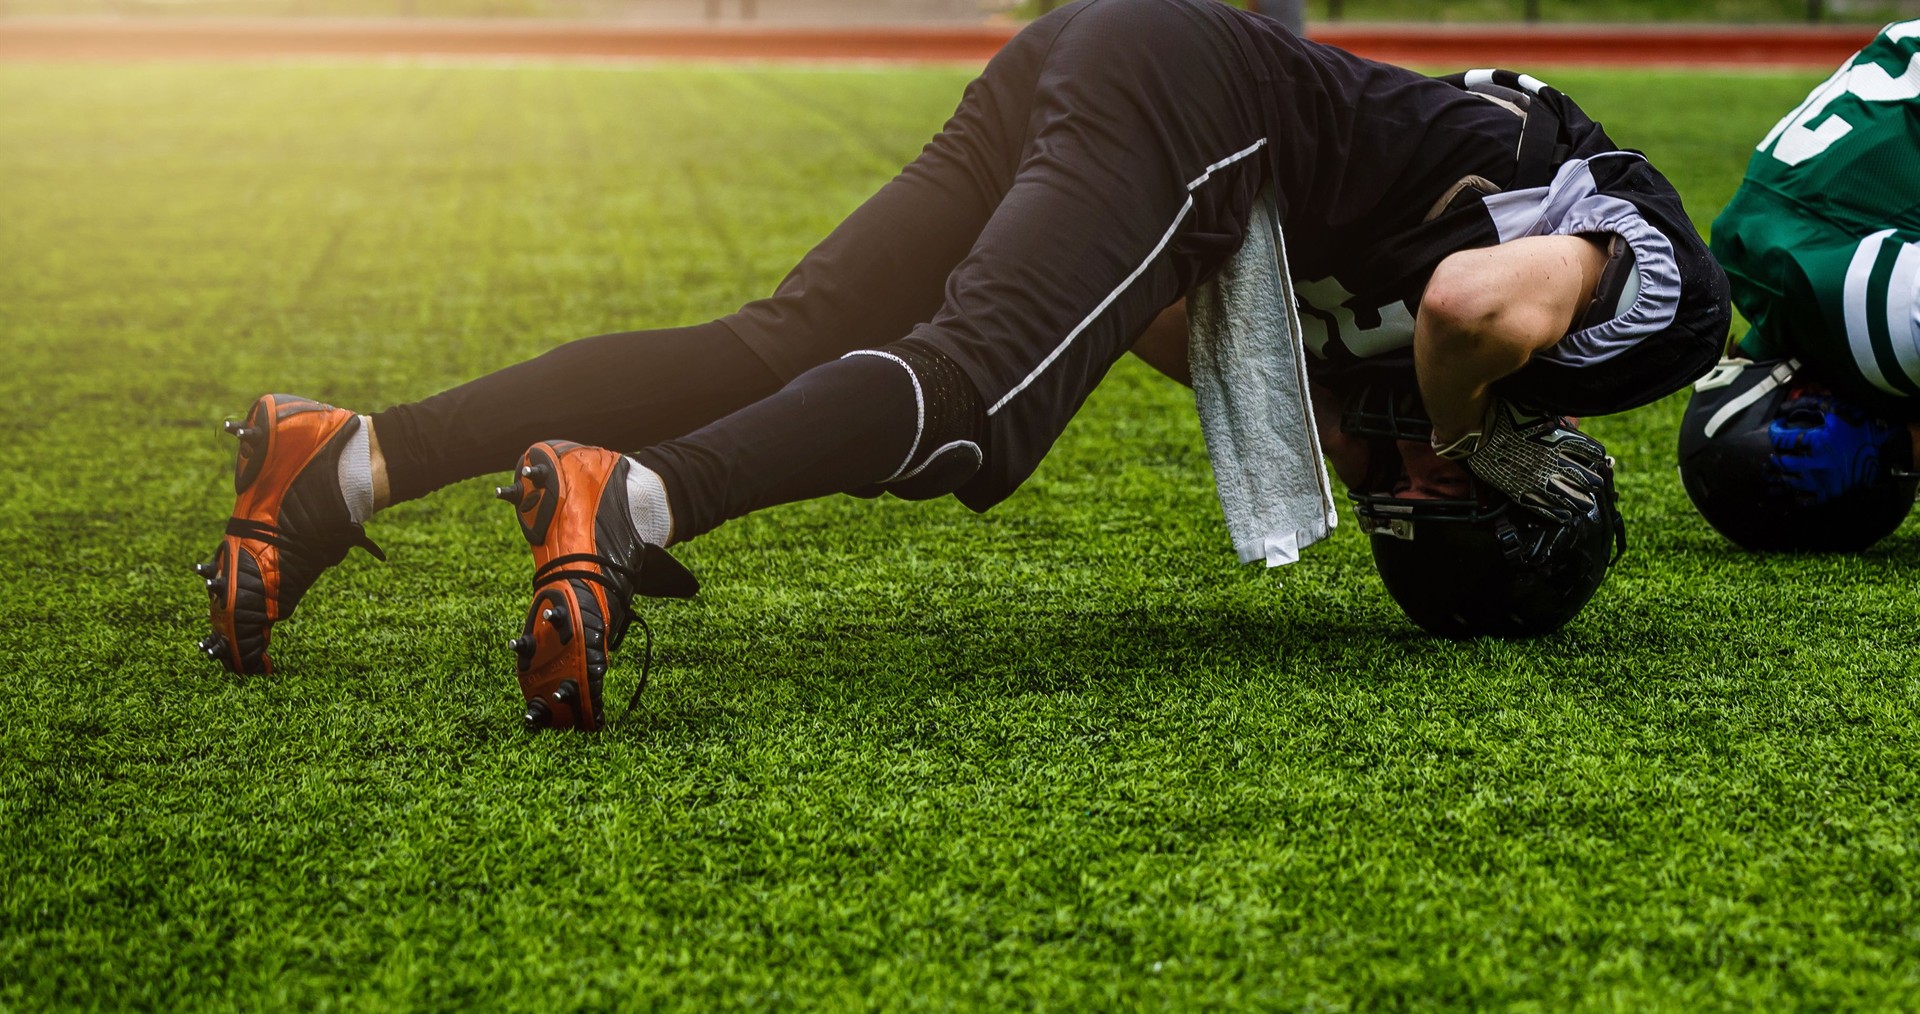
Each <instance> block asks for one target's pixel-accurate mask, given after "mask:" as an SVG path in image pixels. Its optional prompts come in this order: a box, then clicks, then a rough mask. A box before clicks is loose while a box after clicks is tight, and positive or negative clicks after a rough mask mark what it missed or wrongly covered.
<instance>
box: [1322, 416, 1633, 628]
mask: <svg viewBox="0 0 1920 1014" xmlns="http://www.w3.org/2000/svg"><path fill="white" fill-rule="evenodd" d="M1341 428H1342V429H1343V430H1345V431H1346V432H1347V433H1349V434H1351V435H1354V436H1358V437H1364V438H1366V439H1368V440H1369V441H1370V442H1372V444H1373V450H1372V453H1371V454H1370V455H1369V462H1370V466H1369V473H1370V474H1369V476H1368V478H1367V480H1366V483H1365V487H1366V488H1364V489H1355V490H1352V491H1350V494H1349V495H1350V496H1351V498H1352V500H1353V505H1354V513H1355V514H1356V515H1358V517H1359V520H1360V528H1361V530H1362V531H1365V532H1366V533H1367V536H1368V541H1369V542H1370V543H1371V545H1372V549H1373V563H1374V567H1375V569H1377V570H1378V571H1379V572H1380V579H1381V581H1382V582H1383V583H1384V584H1385V585H1386V586H1387V594H1389V595H1391V596H1393V600H1394V601H1395V602H1397V603H1399V605H1400V608H1401V610H1402V611H1404V612H1405V613H1406V614H1407V618H1408V619H1411V620H1412V621H1413V622H1414V623H1416V624H1418V625H1419V626H1420V627H1421V628H1422V629H1424V630H1426V631H1428V632H1429V633H1433V634H1438V635H1440V636H1442V637H1450V638H1471V637H1501V638H1523V637H1538V636H1541V635H1543V634H1550V633H1552V632H1554V631H1556V630H1558V629H1560V628H1561V627H1563V626H1565V625H1566V624H1567V622H1568V621H1569V620H1572V619H1573V618H1574V616H1575V615H1577V614H1578V613H1579V612H1580V610H1581V609H1582V608H1583V607H1584V606H1585V605H1586V604H1587V600H1588V599H1591V598H1592V597H1593V593H1594V592H1595V591H1596V590H1598V589H1599V587H1600V583H1601V582H1602V581H1603V580H1605V579H1606V576H1607V569H1608V568H1609V567H1611V566H1612V565H1613V563H1614V561H1615V560H1617V559H1618V558H1619V555H1620V554H1621V553H1622V552H1625V550H1626V538H1627V536H1626V523H1625V520H1624V519H1623V518H1622V517H1621V516H1620V511H1619V508H1618V504H1617V502H1618V499H1619V495H1618V493H1617V492H1616V490H1615V489H1614V485H1613V467H1612V461H1611V459H1608V460H1607V461H1606V463H1605V465H1604V466H1603V467H1602V468H1601V469H1600V478H1601V481H1602V483H1603V488H1602V489H1600V490H1596V491H1595V493H1596V495H1595V497H1594V499H1595V501H1596V502H1597V504H1598V505H1599V509H1598V510H1597V511H1596V512H1595V515H1594V516H1591V517H1576V518H1574V519H1573V520H1571V521H1568V522H1564V523H1563V522H1558V521H1555V520H1553V519H1550V518H1548V517H1546V516H1544V515H1542V514H1540V513H1538V512H1536V511H1532V510H1528V509H1527V508H1525V507H1522V506H1520V505H1519V504H1517V503H1515V502H1514V501H1513V500H1511V499H1509V498H1508V497H1507V496H1506V495H1505V494H1502V493H1500V492H1499V491H1497V490H1495V489H1493V488H1492V487H1490V486H1487V485H1486V484H1485V483H1482V482H1480V481H1479V480H1477V479H1473V480H1471V485H1470V487H1469V488H1470V489H1471V495H1469V496H1467V497H1465V498H1462V499H1454V500H1432V499H1413V498H1409V497H1404V496H1396V495H1395V493H1394V486H1395V484H1396V483H1397V482H1398V481H1399V478H1400V475H1399V472H1400V463H1399V462H1400V458H1399V453H1398V451H1397V450H1396V449H1395V448H1394V446H1393V445H1394V442H1396V441H1401V440H1415V441H1419V442H1421V443H1426V442H1427V441H1428V440H1429V439H1430V438H1431V435H1432V429H1433V428H1432V424H1431V423H1429V422H1428V421H1427V418H1426V412H1425V409H1424V408H1423V407H1422V406H1421V405H1420V400H1419V395H1418V394H1417V393H1416V392H1414V391H1413V390H1411V389H1409V388H1405V387H1398V388H1396V387H1392V386H1387V387H1381V386H1370V387H1364V388H1361V389H1359V390H1358V391H1357V392H1356V393H1355V394H1354V395H1353V396H1352V397H1350V398H1349V399H1348V400H1347V407H1346V411H1345V413H1344V414H1343V416H1342V419H1341Z"/></svg>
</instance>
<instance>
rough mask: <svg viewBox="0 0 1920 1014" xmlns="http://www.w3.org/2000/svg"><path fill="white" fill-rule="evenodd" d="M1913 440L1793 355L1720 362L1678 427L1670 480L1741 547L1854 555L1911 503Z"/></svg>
mask: <svg viewBox="0 0 1920 1014" xmlns="http://www.w3.org/2000/svg"><path fill="white" fill-rule="evenodd" d="M1912 467H1913V443H1912V440H1911V439H1910V438H1909V437H1908V435H1907V428H1906V426H1905V425H1903V424H1901V423H1898V422H1895V421H1892V420H1889V419H1885V418H1882V417H1880V416H1878V415H1875V414H1874V413H1872V412H1870V411H1868V410H1867V409H1866V408H1864V407H1862V406H1860V405H1858V404H1856V403H1854V402H1852V401H1849V400H1847V399H1845V398H1842V397H1840V396H1838V395H1836V394H1834V393H1833V392H1832V391H1830V390H1828V389H1827V388H1826V387H1824V386H1822V385H1821V384H1819V383H1818V382H1817V381H1814V380H1813V379H1812V378H1810V377H1808V376H1806V373H1805V370H1804V369H1803V368H1802V366H1801V364H1800V361H1799V360H1797V359H1774V360H1767V361H1764V362H1754V361H1752V360H1748V359H1723V360H1721V362H1720V365H1719V366H1718V367H1716V368H1715V369H1714V370H1713V372H1712V373H1709V374H1707V375H1706V377H1704V378H1702V379H1701V380H1700V381H1699V383H1696V384H1695V385H1694V387H1693V397H1692V399H1691V400H1689V401H1688V402H1687V411H1686V415H1685V416H1683V417H1682V419H1681V422H1680V481H1681V483H1682V484H1683V485H1684V486H1686V489H1687V498H1688V499H1690V500H1692V501H1693V506H1694V507H1695V509H1697V510H1699V512H1700V514H1701V516H1702V517H1704V518H1706V519H1707V523H1708V524H1710V525H1712V526H1713V527H1714V528H1715V529H1716V530H1717V531H1719V532H1720V534H1722V535H1725V536H1726V537H1727V538H1729V539H1732V540H1733V541H1734V543H1736V544H1737V545H1739V546H1741V547H1742V548H1745V549H1753V550H1776V551H1788V552H1842V553H1844V552H1856V551H1859V550H1862V549H1865V548H1867V547H1868V546H1871V545H1873V544H1874V543H1876V542H1878V541H1880V540H1881V539H1883V538H1885V537H1886V536H1887V535H1888V533H1890V532H1892V531H1893V530H1894V529H1895V528H1898V527H1900V522H1901V521H1902V520H1904V519H1905V518H1906V516H1907V513H1908V511H1910V510H1911V509H1912V508H1913V498H1914V488H1915V477H1914V475H1913V474H1912V472H1911V469H1912Z"/></svg>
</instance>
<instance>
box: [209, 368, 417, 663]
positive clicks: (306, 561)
mask: <svg viewBox="0 0 1920 1014" xmlns="http://www.w3.org/2000/svg"><path fill="white" fill-rule="evenodd" d="M359 426H360V420H359V418H358V417H356V416H355V415H354V414H353V413H352V412H348V411H346V410H345V409H339V408H334V407H333V406H331V405H323V404H321V403H319V402H317V401H311V400H309V399H306V398H296V397H293V396H292V395H285V394H268V395H263V396H261V397H260V398H259V399H258V400H256V401H255V402H254V403H253V407H252V408H250V409H248V411H247V418H246V421H245V422H243V423H233V422H229V423H227V424H226V430H227V432H228V433H229V434H231V435H233V436H234V437H236V438H238V439H239V441H240V449H239V452H238V454H237V455H236V456H235V457H234V463H233V490H234V493H235V494H236V499H235V501H234V505H233V516H232V517H231V518H229V519H228V521H227V534H226V537H225V538H223V539H222V540H221V542H220V548H219V550H218V551H216V552H215V553H214V555H213V559H211V560H208V561H206V562H204V563H199V564H195V565H194V568H193V570H194V573H195V574H197V575H199V576H200V578H201V579H202V580H203V581H205V582H206V591H207V597H208V600H209V603H208V610H207V619H208V621H209V622H210V624H211V625H212V627H213V632H212V633H211V634H209V635H208V636H207V637H205V638H202V639H201V641H200V650H201V651H202V652H204V653H205V654H206V655H207V657H208V658H211V659H213V660H215V661H217V662H219V663H220V664H221V665H223V666H225V667H226V668H227V669H228V670H229V671H230V672H236V673H267V672H272V671H273V660H272V658H271V657H270V656H269V655H268V654H267V646H268V642H269V641H270V640H271V639H272V636H273V625H274V624H275V623H277V622H279V621H280V620H284V619H286V618H287V617H289V616H291V615H293V610H294V607H295V606H296V605H298V604H299V602H300V597H301V596H302V595H304V594H305V593H306V590H307V588H308V587H309V586H311V585H312V584H313V581H314V579H315V578H317V577H319V576H320V572H321V571H323V570H325V569H326V568H328V567H330V566H332V565H334V564H335V563H338V562H340V560H341V558H343V557H345V556H346V555H347V551H348V550H349V549H351V548H352V547H354V546H356V545H358V546H363V547H365V548H366V549H367V550H368V551H369V552H371V553H373V554H374V555H375V556H377V557H379V558H380V559H383V560H384V559H385V558H386V557H385V555H384V554H382V553H381V552H380V550H379V547H377V546H374V545H373V543H371V542H369V541H367V537H366V534H365V533H364V532H363V531H362V530H361V528H360V526H359V525H357V524H354V523H353V522H352V521H351V520H349V518H348V515H347V507H346V501H345V500H344V498H343V497H342V496H341V493H340V482H339V476H338V465H339V457H340V452H341V450H342V448H344V447H345V445H346V442H347V441H348V440H349V439H351V438H352V436H353V434H354V432H355V431H356V430H357V429H358V428H359Z"/></svg>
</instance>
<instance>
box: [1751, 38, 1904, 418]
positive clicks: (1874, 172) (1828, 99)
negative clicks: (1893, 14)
mask: <svg viewBox="0 0 1920 1014" xmlns="http://www.w3.org/2000/svg"><path fill="white" fill-rule="evenodd" d="M1713 253H1714V255H1715V256H1716V257H1718V258H1719V260H1720V264H1721V266H1723V267H1724V268H1726V271H1727V276H1728V278H1729V279H1730V280H1731V281H1732V283H1733V302H1734V305H1735V306H1738V307H1739V308H1740V312H1741V313H1742V314H1744V315H1746V318H1747V320H1748V321H1750V322H1752V324H1753V329H1752V330H1751V331H1749V332H1748V333H1747V336H1746V337H1745V338H1744V339H1743V340H1742V341H1741V347H1742V349H1743V350H1744V351H1745V352H1746V353H1747V354H1748V355H1751V356H1754V357H1756V358H1772V357H1779V356H1798V357H1799V358H1800V359H1801V360H1802V361H1804V362H1806V363H1807V364H1808V365H1809V366H1811V367H1812V368H1813V370H1814V371H1815V372H1816V373H1818V374H1819V376H1820V377H1821V379H1823V380H1825V381H1826V382H1827V383H1829V384H1831V385H1832V386H1833V387H1834V388H1835V389H1836V390H1837V391H1839V392H1841V393H1842V394H1845V395H1848V396H1850V397H1853V398H1855V399H1857V400H1860V401H1862V402H1865V403H1867V404H1870V405H1874V406H1876V407H1878V408H1879V409H1880V410H1881V411H1883V412H1890V413H1894V414H1898V415H1901V416H1903V417H1906V418H1913V417H1916V416H1920V21H1905V22H1899V23H1896V24H1892V25H1888V26H1887V27H1886V28H1885V29H1884V30H1882V31H1881V33H1880V35H1879V36H1878V37H1876V38H1875V39H1874V40H1873V42H1872V43H1871V44H1870V45H1868V46H1867V47H1866V48H1865V49H1862V50H1861V51H1860V52H1858V53H1856V54H1854V56H1853V58H1852V59H1850V60H1848V61H1847V62H1846V64H1844V65H1843V66H1841V68H1840V69H1839V70H1838V71H1836V72H1835V73H1834V75H1833V76H1832V77H1830V78H1828V79H1827V81H1826V83H1825V84H1822V85H1821V86H1820V87H1818V88H1816V89H1814V90H1813V93H1812V94H1811V95H1809V96H1807V100H1806V101H1805V102H1802V103H1801V104H1800V105H1799V107H1798V108H1796V109H1794V110H1793V111H1792V112H1790V113H1788V114H1787V116H1786V118H1785V119H1782V120H1781V121H1780V123H1779V124H1778V125H1777V126H1775V127H1774V128H1773V130H1772V131H1771V132H1770V133H1768V134H1767V136H1766V138H1765V139H1764V140H1762V141H1761V142H1760V146H1759V150H1758V151H1756V152H1755V153H1754V156H1753V159H1752V160H1751V161H1750V162H1749V163H1748V164H1747V175H1746V179H1745V180H1743V181H1742V182H1741V184H1740V190H1739V192H1738V193H1736V194H1734V196H1733V201H1732V202H1731V203H1729V204H1728V205H1727V207H1726V210H1725V211H1722V212H1721V213H1720V217H1719V218H1717V219H1715V220H1714V223H1713Z"/></svg>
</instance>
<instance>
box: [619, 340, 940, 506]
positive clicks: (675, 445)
mask: <svg viewBox="0 0 1920 1014" xmlns="http://www.w3.org/2000/svg"><path fill="white" fill-rule="evenodd" d="M919 425H920V403H919V398H918V397H917V396H916V394H915V385H914V380H913V375H912V374H910V373H908V372H907V370H906V369H904V368H903V367H902V366H901V365H900V363H899V362H897V361H895V360H893V359H888V358H884V357H881V356H871V355H855V356H849V357H847V358H845V359H836V360H834V361H833V362H831V363H827V364H825V365H822V366H816V367H814V368H813V369H811V370H808V371H807V372H806V373H803V374H801V375H800V376H798V377H796V378H794V380H793V382H792V383H790V384H788V385H787V386H786V387H783V388H781V389H780V390H779V391H778V392H775V393H774V394H772V395H770V396H768V397H766V398H763V399H761V400H759V401H757V402H754V403H753V404H752V405H749V406H747V407H746V408H743V409H741V410H740V411H738V412H735V413H733V414H732V415H729V416H727V417H726V418H724V419H721V420H719V421H718V422H715V423H712V424H710V425H708V426H704V427H702V428H700V429H699V430H696V431H695V432H693V433H690V434H688V435H686V436H684V437H681V438H679V439H677V440H670V441H667V442H666V443H663V444H658V445H655V446H653V447H649V448H647V449H646V450H643V451H640V452H638V453H636V454H635V455H634V458H635V459H637V460H638V461H639V462H640V463H642V464H644V465H646V466H647V467H648V468H651V469H653V470H654V471H655V472H658V473H659V474H660V478H661V481H662V482H664V483H665V484H666V487H667V500H668V502H669V503H671V504H672V505H673V533H674V541H675V542H683V541H685V540H687V539H690V538H693V537H694V536H696V535H699V534H701V533H703V532H707V531H711V530H712V529H714V528H715V527H718V526H719V524H720V523H721V522H723V521H726V520H727V519H729V518H736V517H739V516H741V515H743V514H748V513H751V512H753V511H756V510H761V509H763V508H766V507H772V506H774V505H776V504H783V503H791V502H793V501H796V500H808V499H812V498H814V497H821V496H827V495H828V494H832V493H841V492H846V491H848V490H852V489H857V488H859V487H862V486H868V485H871V484H873V483H876V482H879V481H880V480H882V479H885V478H887V477H889V476H891V475H893V474H894V472H896V471H897V470H898V469H899V468H900V466H901V464H902V462H904V461H905V459H906V457H907V453H908V451H909V450H911V449H912V448H913V446H914V439H915V436H916V434H917V432H918V429H919Z"/></svg>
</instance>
